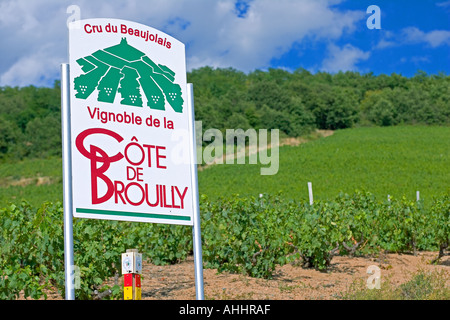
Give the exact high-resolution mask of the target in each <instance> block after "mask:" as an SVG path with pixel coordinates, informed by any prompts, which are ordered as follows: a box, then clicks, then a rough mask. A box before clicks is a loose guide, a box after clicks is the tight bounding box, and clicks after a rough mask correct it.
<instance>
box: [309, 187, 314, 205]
mask: <svg viewBox="0 0 450 320" xmlns="http://www.w3.org/2000/svg"><path fill="white" fill-rule="evenodd" d="M308 193H309V204H310V205H311V206H312V205H313V191H312V183H311V182H308Z"/></svg>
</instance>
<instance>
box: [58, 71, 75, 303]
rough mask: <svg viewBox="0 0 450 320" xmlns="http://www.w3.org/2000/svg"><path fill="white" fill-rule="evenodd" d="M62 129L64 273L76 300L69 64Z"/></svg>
mask: <svg viewBox="0 0 450 320" xmlns="http://www.w3.org/2000/svg"><path fill="white" fill-rule="evenodd" d="M61 108H62V110H61V130H62V149H63V150H62V160H63V197H64V198H63V203H64V275H65V289H66V290H65V291H66V295H65V297H66V300H75V274H74V273H75V268H74V259H73V215H72V177H71V175H70V172H72V168H71V166H72V155H71V151H70V143H71V137H70V77H69V64H67V63H63V64H62V65H61Z"/></svg>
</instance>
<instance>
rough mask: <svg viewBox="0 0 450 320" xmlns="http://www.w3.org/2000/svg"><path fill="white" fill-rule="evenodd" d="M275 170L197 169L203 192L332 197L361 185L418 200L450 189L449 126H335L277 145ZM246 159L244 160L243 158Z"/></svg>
mask: <svg viewBox="0 0 450 320" xmlns="http://www.w3.org/2000/svg"><path fill="white" fill-rule="evenodd" d="M279 154H280V167H279V171H278V173H277V174H276V175H273V176H262V175H260V165H226V164H225V165H216V166H213V167H210V168H208V169H205V170H204V171H201V172H199V188H200V192H201V193H205V194H207V195H209V196H210V197H213V198H214V197H219V196H230V195H232V194H240V195H253V196H258V195H259V194H260V193H277V192H279V191H282V192H283V197H286V198H291V199H307V198H308V189H307V183H308V181H311V182H312V185H313V192H314V199H323V200H325V199H331V198H334V197H336V196H337V195H338V193H339V192H341V191H342V192H345V193H353V192H354V191H355V189H360V190H361V189H364V190H366V191H370V192H371V193H374V194H375V195H376V196H377V197H380V198H383V199H386V197H387V195H388V194H389V195H391V196H393V197H401V196H402V195H405V196H407V197H408V198H411V199H415V195H416V191H417V190H419V191H420V195H421V199H426V198H430V197H432V196H437V195H441V194H443V193H445V192H448V191H449V186H450V184H449V182H450V170H449V165H450V128H449V127H426V126H397V127H372V128H354V129H344V130H338V131H336V132H335V134H334V135H332V136H329V137H326V138H322V139H319V140H315V141H312V142H308V143H305V144H302V145H300V146H295V147H294V146H283V147H280V151H279ZM246 163H248V161H247V162H246Z"/></svg>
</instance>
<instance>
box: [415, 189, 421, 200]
mask: <svg viewBox="0 0 450 320" xmlns="http://www.w3.org/2000/svg"><path fill="white" fill-rule="evenodd" d="M416 200H417V201H420V192H419V191H416Z"/></svg>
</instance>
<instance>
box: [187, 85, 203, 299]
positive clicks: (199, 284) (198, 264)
mask: <svg viewBox="0 0 450 320" xmlns="http://www.w3.org/2000/svg"><path fill="white" fill-rule="evenodd" d="M187 103H188V104H189V111H190V113H191V114H190V115H189V122H190V123H189V127H190V128H191V130H192V131H191V133H192V137H191V139H189V140H190V143H191V146H190V147H191V148H190V149H191V150H192V152H191V171H192V174H191V177H192V193H193V209H194V215H193V223H194V225H193V226H192V236H193V240H194V243H193V244H194V264H195V296H196V299H197V300H204V299H205V295H204V291H203V259H202V238H201V230H200V204H199V197H198V178H197V152H196V150H197V149H196V148H197V146H196V143H195V142H196V139H195V114H194V89H193V85H192V83H188V84H187Z"/></svg>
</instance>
